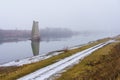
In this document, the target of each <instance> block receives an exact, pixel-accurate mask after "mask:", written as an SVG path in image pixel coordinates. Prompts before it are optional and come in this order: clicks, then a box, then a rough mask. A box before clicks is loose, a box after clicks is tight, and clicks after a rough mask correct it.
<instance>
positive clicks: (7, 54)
mask: <svg viewBox="0 0 120 80" xmlns="http://www.w3.org/2000/svg"><path fill="white" fill-rule="evenodd" d="M115 35H118V33H92V34H81V35H76V36H72V37H69V38H58V39H52V40H45V41H40V42H31V41H30V40H27V41H18V42H5V43H1V44H0V64H3V63H6V62H10V61H13V60H19V59H24V58H27V57H32V56H36V55H45V54H47V53H48V52H51V51H55V50H62V49H65V48H69V47H74V46H76V45H81V44H85V43H88V42H90V41H94V40H98V39H101V38H105V37H111V36H115Z"/></svg>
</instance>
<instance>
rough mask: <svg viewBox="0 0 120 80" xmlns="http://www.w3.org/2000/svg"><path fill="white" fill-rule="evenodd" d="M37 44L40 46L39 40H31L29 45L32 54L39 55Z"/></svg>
mask: <svg viewBox="0 0 120 80" xmlns="http://www.w3.org/2000/svg"><path fill="white" fill-rule="evenodd" d="M39 46H40V41H31V47H32V51H33V55H34V56H36V55H39Z"/></svg>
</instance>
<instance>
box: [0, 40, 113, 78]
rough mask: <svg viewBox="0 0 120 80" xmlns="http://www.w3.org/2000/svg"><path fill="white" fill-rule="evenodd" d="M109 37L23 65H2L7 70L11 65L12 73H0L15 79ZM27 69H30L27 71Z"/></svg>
mask: <svg viewBox="0 0 120 80" xmlns="http://www.w3.org/2000/svg"><path fill="white" fill-rule="evenodd" d="M110 39H112V38H104V39H100V40H97V41H93V42H92V43H89V44H86V45H83V46H81V47H77V48H75V49H72V50H65V51H64V52H61V53H60V54H57V55H53V56H52V57H48V58H47V59H44V60H41V61H38V62H35V63H31V64H25V65H22V66H11V67H2V68H5V69H6V68H7V69H8V71H9V68H12V67H13V69H11V70H12V73H9V74H6V73H4V71H3V73H2V74H0V75H5V78H4V79H17V78H20V77H22V76H24V75H27V74H29V73H31V72H34V71H36V70H38V69H40V68H43V67H45V66H48V65H50V64H53V63H55V62H57V61H60V60H62V59H63V58H65V57H68V56H70V55H72V54H75V53H77V52H81V51H83V50H85V49H88V48H90V47H92V46H94V45H97V44H99V43H102V42H106V41H108V40H110ZM14 67H15V68H14ZM14 69H15V70H14ZM28 69H29V70H30V71H28ZM3 70H4V69H3ZM11 70H10V71H11ZM16 71H17V73H16ZM24 71H26V72H24ZM0 79H1V77H0Z"/></svg>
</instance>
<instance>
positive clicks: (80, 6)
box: [0, 0, 120, 30]
mask: <svg viewBox="0 0 120 80" xmlns="http://www.w3.org/2000/svg"><path fill="white" fill-rule="evenodd" d="M33 20H36V21H39V26H40V28H46V27H64V28H70V29H73V30H104V29H105V30H120V0H0V29H16V28H17V29H31V27H32V21H33Z"/></svg>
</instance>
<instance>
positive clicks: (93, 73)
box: [57, 43, 120, 80]
mask: <svg viewBox="0 0 120 80" xmlns="http://www.w3.org/2000/svg"><path fill="white" fill-rule="evenodd" d="M57 80H120V43H112V44H109V45H107V46H105V47H104V48H101V49H99V50H97V51H95V52H93V54H91V55H89V56H88V57H86V58H85V59H84V60H82V61H81V62H80V63H79V64H77V65H75V66H74V67H72V68H71V69H69V70H67V72H64V73H63V74H62V75H61V77H59V78H58V79H57Z"/></svg>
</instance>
